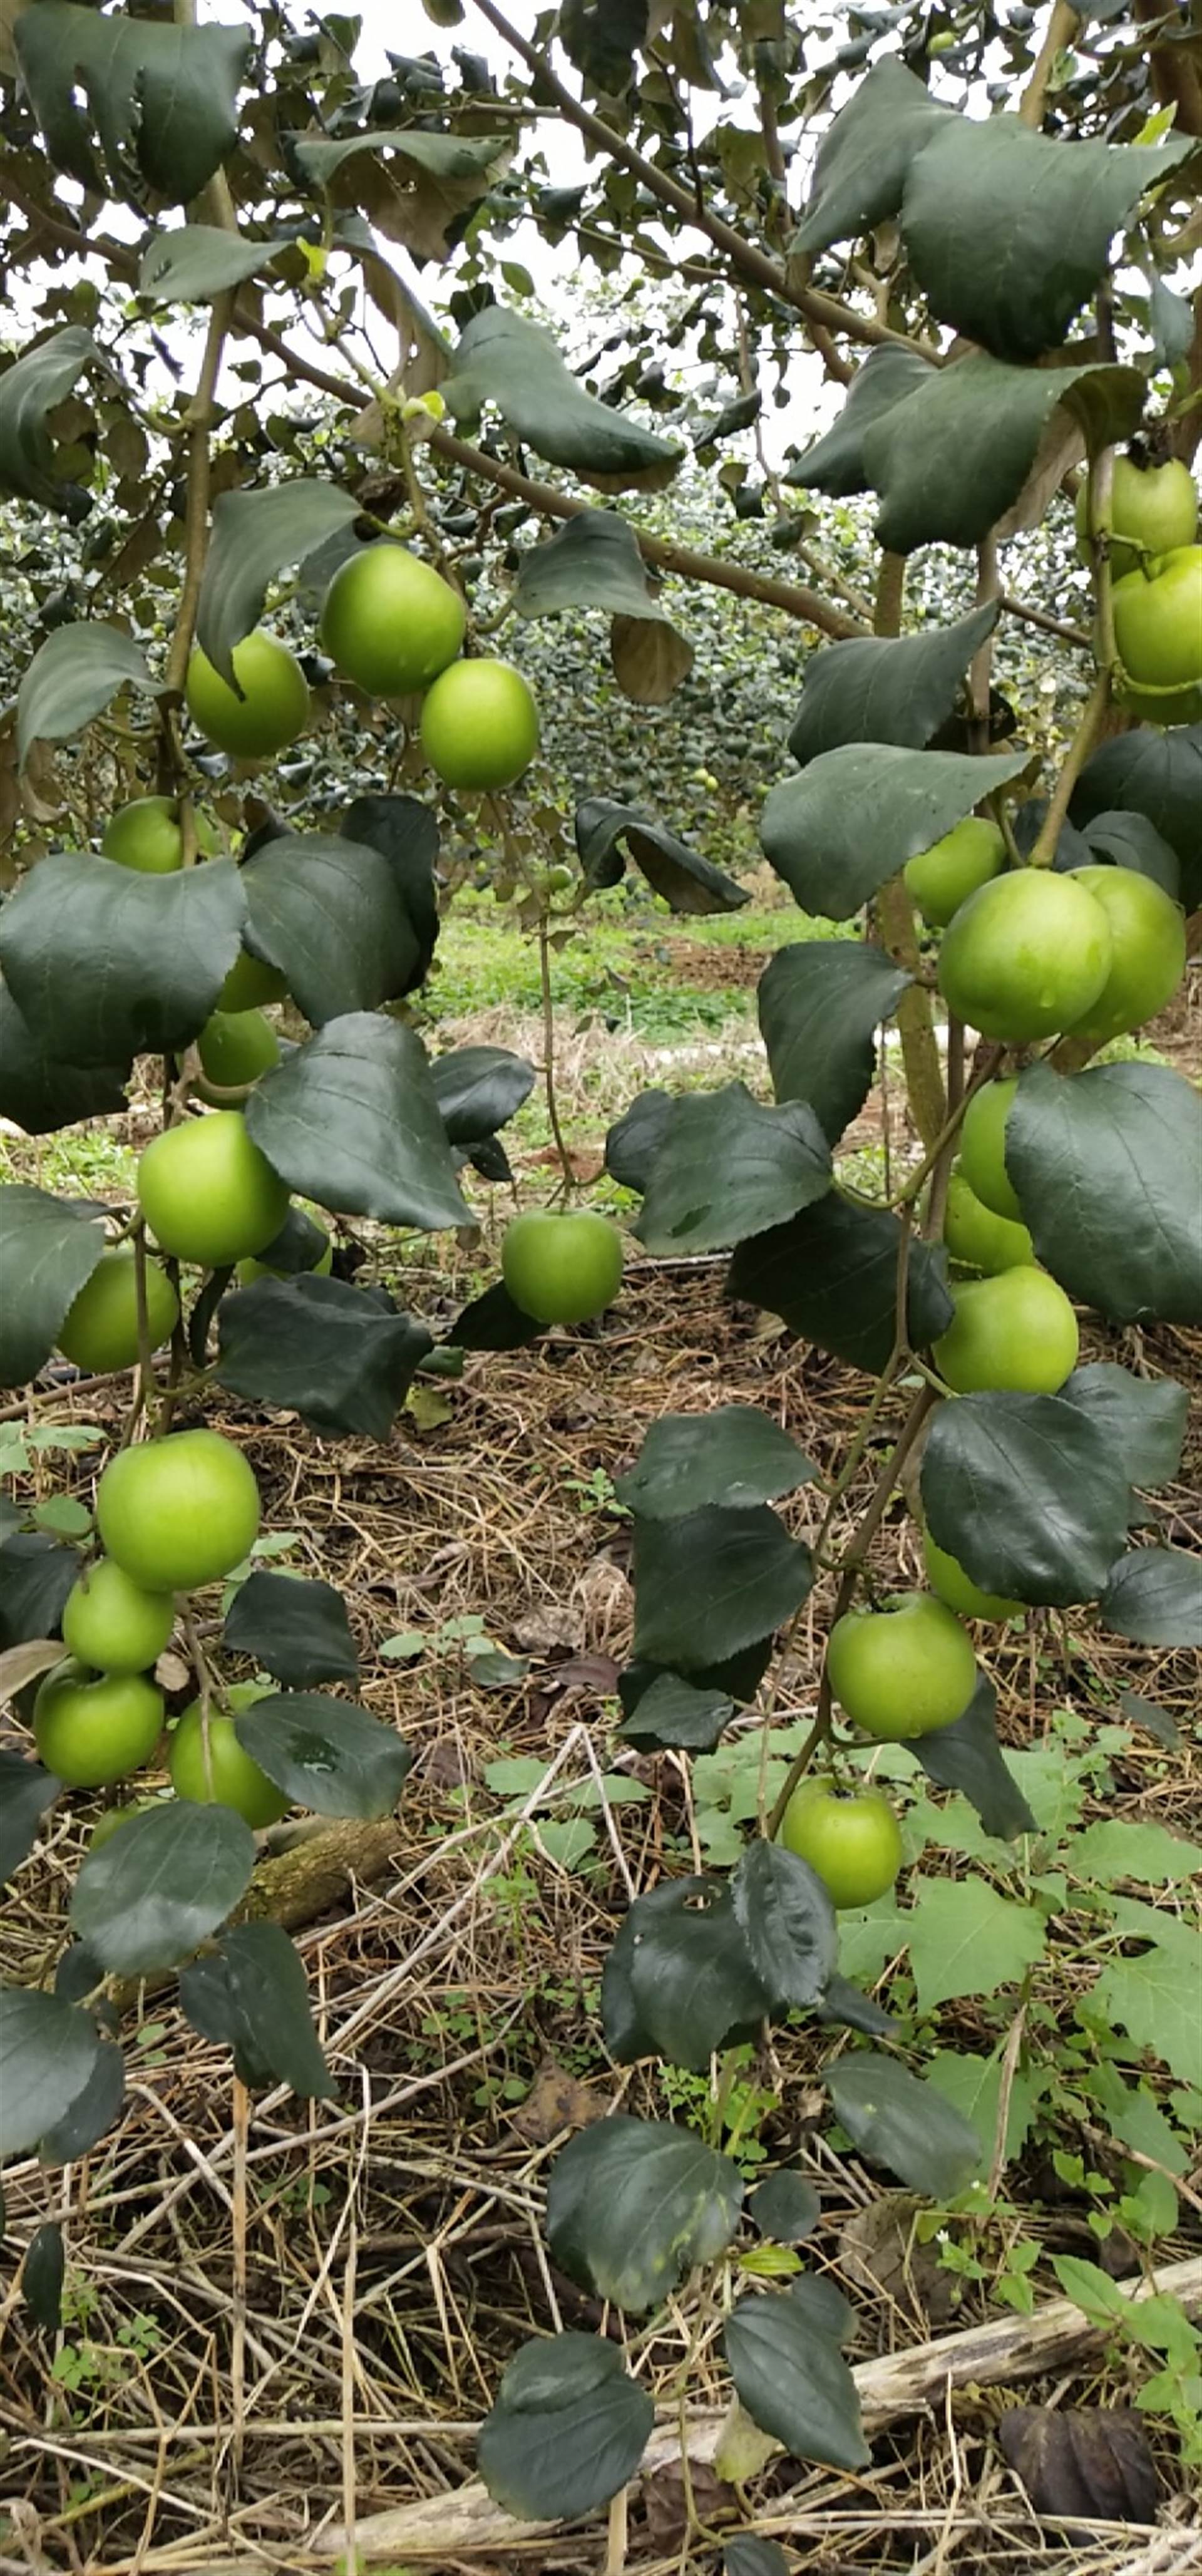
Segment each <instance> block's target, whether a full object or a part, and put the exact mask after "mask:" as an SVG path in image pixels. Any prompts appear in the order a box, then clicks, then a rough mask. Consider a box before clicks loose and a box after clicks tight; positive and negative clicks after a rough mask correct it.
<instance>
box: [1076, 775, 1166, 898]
mask: <svg viewBox="0 0 1202 2576" xmlns="http://www.w3.org/2000/svg"><path fill="white" fill-rule="evenodd" d="M1119 739H1120V741H1125V740H1127V739H1128V737H1127V736H1126V735H1120V736H1119ZM1072 830H1073V826H1072V824H1071V823H1070V824H1066V826H1065V829H1064V832H1063V833H1062V835H1061V839H1062V840H1063V839H1064V838H1065V836H1066V835H1067V834H1068V833H1071V832H1072ZM1081 838H1082V839H1083V841H1084V843H1085V852H1084V853H1083V855H1082V857H1081V858H1080V859H1079V860H1078V859H1075V858H1074V859H1073V860H1072V861H1071V862H1070V864H1071V865H1073V866H1078V865H1079V866H1088V865H1089V864H1090V862H1091V861H1092V862H1094V863H1097V862H1101V863H1103V864H1105V863H1106V862H1107V861H1109V863H1110V865H1111V866H1112V867H1116V868H1134V870H1135V872H1136V874H1137V876H1144V877H1151V879H1152V882H1153V884H1154V885H1158V886H1163V888H1164V891H1165V893H1166V894H1167V895H1171V896H1172V898H1173V901H1174V902H1176V900H1177V896H1178V894H1179V892H1180V888H1181V862H1180V860H1179V858H1178V856H1177V853H1176V851H1175V850H1174V849H1173V848H1172V846H1171V844H1170V843H1169V842H1168V841H1166V840H1165V838H1164V835H1163V833H1161V832H1158V831H1157V829H1156V826H1155V824H1154V823H1150V822H1149V821H1148V817H1147V815H1146V814H1124V813H1123V812H1122V811H1121V810H1120V811H1119V812H1118V813H1115V814H1095V815H1094V816H1093V818H1092V820H1091V821H1090V822H1088V823H1086V824H1085V826H1084V829H1083V831H1082V834H1081ZM1056 865H1057V867H1059V865H1060V845H1059V843H1058V844H1057V850H1056Z"/></svg>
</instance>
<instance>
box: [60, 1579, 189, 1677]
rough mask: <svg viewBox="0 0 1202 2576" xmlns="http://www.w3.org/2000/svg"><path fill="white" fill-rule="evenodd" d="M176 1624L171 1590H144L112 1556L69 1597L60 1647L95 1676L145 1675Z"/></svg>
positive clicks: (65, 1609) (81, 1581)
mask: <svg viewBox="0 0 1202 2576" xmlns="http://www.w3.org/2000/svg"><path fill="white" fill-rule="evenodd" d="M174 1625H175V1603H174V1601H173V1600H172V1598H171V1595H170V1593H169V1592H143V1590H142V1588H141V1585H140V1584H137V1583H131V1582H130V1579H129V1576H128V1574H123V1573H122V1570H121V1567H120V1566H119V1565H118V1564H117V1563H116V1561H115V1559H114V1558H113V1557H111V1556H102V1557H101V1558H100V1560H99V1563H98V1564H95V1565H89V1566H86V1567H85V1569H84V1571H83V1573H82V1574H81V1575H80V1578H79V1581H78V1583H76V1584H75V1585H74V1586H73V1588H72V1590H71V1591H70V1592H69V1593H68V1594H67V1600H66V1606H65V1608H64V1610H63V1644H64V1646H65V1647H66V1649H67V1653H68V1654H69V1655H74V1657H75V1660H76V1662H77V1663H79V1664H90V1665H91V1666H92V1668H93V1670H94V1671H95V1672H101V1673H144V1672H146V1671H148V1670H149V1667H150V1666H151V1664H154V1663H157V1661H158V1658H159V1656H160V1655H161V1654H162V1651H163V1648H164V1646H165V1645H166V1644H167V1641H168V1639H169V1637H170V1635H171V1631H172V1628H173V1627H174Z"/></svg>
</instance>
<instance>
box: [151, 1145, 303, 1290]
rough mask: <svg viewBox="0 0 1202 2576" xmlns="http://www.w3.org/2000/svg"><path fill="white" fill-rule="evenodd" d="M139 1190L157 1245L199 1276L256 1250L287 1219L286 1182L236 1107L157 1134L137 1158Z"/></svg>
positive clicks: (259, 1248) (258, 1250)
mask: <svg viewBox="0 0 1202 2576" xmlns="http://www.w3.org/2000/svg"><path fill="white" fill-rule="evenodd" d="M137 1189H138V1200H139V1204H140V1206H141V1209H142V1213H143V1215H144V1217H145V1219H146V1222H147V1225H148V1226H149V1227H150V1231H151V1233H152V1234H153V1236H154V1239H155V1241H156V1243H158V1244H161V1246H162V1249H163V1251H164V1252H170V1253H173V1254H174V1255H175V1258H176V1260H177V1261H196V1262H199V1263H200V1265H201V1267H202V1269H205V1270H217V1269H220V1268H223V1267H224V1266H225V1264H226V1263H227V1262H234V1261H241V1260H242V1258H243V1256H244V1254H246V1253H248V1252H261V1251H262V1250H263V1247H264V1245H265V1244H267V1243H270V1242H271V1239H272V1236H273V1235H276V1234H278V1233H279V1230H280V1227H281V1226H282V1224H283V1222H284V1219H285V1217H286V1215H287V1213H288V1192H287V1190H286V1188H285V1186H284V1183H283V1182H282V1180H281V1179H280V1177H279V1174H278V1172H274V1171H273V1170H272V1167H271V1165H270V1163H269V1162H268V1160H267V1156H266V1155H265V1154H261V1153H260V1151H259V1148H258V1146H257V1145H256V1144H255V1143H254V1142H253V1141H252V1139H251V1137H250V1136H248V1134H247V1131H246V1124H245V1121H244V1119H243V1116H242V1112H241V1110H239V1109H214V1110H211V1111H208V1112H206V1114H205V1116H204V1117H203V1118H185V1119H184V1120H183V1121H182V1122H181V1124H180V1125H179V1126H178V1127H168V1128H167V1129H166V1130H165V1132H164V1134H163V1135H161V1136H156V1137H155V1138H154V1141H153V1143H152V1144H149V1145H147V1147H146V1148H145V1151H144V1152H143V1154H142V1155H141V1158H140V1160H139V1163H138V1175H137Z"/></svg>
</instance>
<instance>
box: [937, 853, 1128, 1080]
mask: <svg viewBox="0 0 1202 2576" xmlns="http://www.w3.org/2000/svg"><path fill="white" fill-rule="evenodd" d="M1112 954H1113V942H1112V939H1111V935H1110V924H1109V921H1108V920H1107V917H1106V914H1105V913H1104V912H1103V910H1102V907H1101V905H1100V904H1098V903H1095V901H1094V898H1093V896H1092V894H1091V893H1090V892H1089V889H1088V887H1086V886H1083V885H1081V884H1080V883H1079V882H1078V879H1077V878H1076V877H1075V876H1056V875H1054V874H1053V873H1052V871H1051V870H1050V869H1048V868H1018V869H1016V870H1015V871H1014V872H1013V874H1012V875H1010V876H1004V877H995V878H994V879H993V882H992V884H991V885H986V886H982V887H981V889H980V891H979V893H977V894H974V895H970V896H969V898H968V901H967V903H965V904H962V905H961V907H960V910H959V911H958V913H957V914H956V916H955V919H954V921H952V922H951V923H950V925H949V927H948V929H947V930H946V931H945V932H944V936H943V946H942V948H941V950H940V953H939V987H940V991H941V992H942V994H943V996H944V999H945V1001H946V1002H947V1004H948V1007H949V1009H951V1010H953V1011H955V1013H956V1015H957V1017H958V1018H959V1019H961V1020H964V1021H966V1022H967V1024H968V1025H969V1027H971V1028H974V1029H979V1031H980V1033H981V1036H982V1037H986V1038H1004V1039H1006V1040H1008V1041H1009V1043H1010V1044H1011V1045H1013V1046H1026V1045H1029V1044H1030V1043H1031V1041H1032V1040H1033V1039H1035V1038H1046V1037H1052V1036H1053V1035H1054V1034H1055V1033H1056V1032H1057V1031H1058V1030H1060V1029H1067V1028H1071V1027H1072V1025H1073V1022H1074V1021H1075V1020H1079V1019H1082V1018H1083V1017H1084V1014H1085V1013H1086V1011H1088V1010H1089V1008H1090V1005H1091V1004H1092V1003H1093V1002H1096V1000H1097V998H1098V995H1099V993H1100V992H1101V990H1102V986H1103V985H1104V983H1105V981H1106V977H1107V975H1108V974H1109V972H1110V965H1111V958H1112Z"/></svg>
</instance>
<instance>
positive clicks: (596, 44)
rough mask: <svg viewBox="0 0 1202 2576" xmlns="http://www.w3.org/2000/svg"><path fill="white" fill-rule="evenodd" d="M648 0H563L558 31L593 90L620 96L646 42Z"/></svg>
mask: <svg viewBox="0 0 1202 2576" xmlns="http://www.w3.org/2000/svg"><path fill="white" fill-rule="evenodd" d="M648 33H649V29H648V23H647V0H563V6H562V8H561V9H560V12H559V34H560V38H561V41H562V44H563V49H564V52H565V54H566V55H567V57H568V60H569V62H571V63H574V64H575V66H576V69H577V71H578V72H582V73H583V75H584V78H585V80H586V81H587V82H588V85H589V88H590V89H591V90H594V91H597V90H599V91H600V92H601V93H602V95H603V96H604V97H606V98H621V97H622V96H623V95H624V93H625V91H626V90H628V89H629V87H630V83H631V81H632V79H633V77H634V57H635V55H636V53H637V52H638V51H639V49H640V47H641V46H643V45H645V44H646V42H647V37H648Z"/></svg>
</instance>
